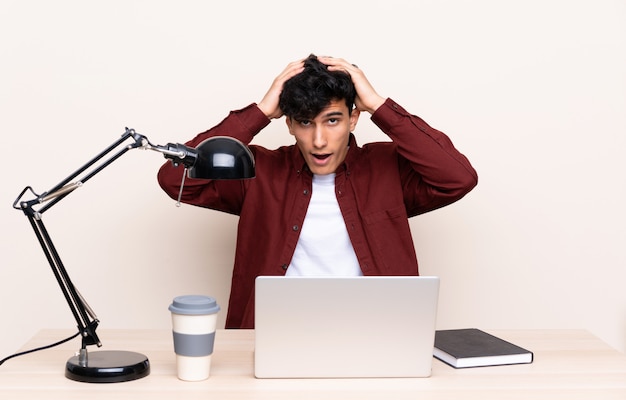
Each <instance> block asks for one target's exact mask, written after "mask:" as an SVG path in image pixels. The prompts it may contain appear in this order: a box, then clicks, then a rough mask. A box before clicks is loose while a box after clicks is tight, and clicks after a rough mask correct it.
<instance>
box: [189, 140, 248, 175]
mask: <svg viewBox="0 0 626 400" xmlns="http://www.w3.org/2000/svg"><path fill="white" fill-rule="evenodd" d="M196 151H197V153H198V156H197V159H196V162H195V164H194V165H193V166H192V167H191V168H189V171H188V176H189V177H190V178H194V179H247V178H254V176H255V171H254V156H253V155H252V152H251V151H250V149H249V148H248V147H247V146H246V145H244V144H243V143H242V142H240V141H239V140H237V139H235V138H232V137H228V136H214V137H211V138H208V139H206V140H205V141H203V142H202V143H200V144H199V145H198V146H197V147H196Z"/></svg>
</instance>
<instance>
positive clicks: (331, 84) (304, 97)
mask: <svg viewBox="0 0 626 400" xmlns="http://www.w3.org/2000/svg"><path fill="white" fill-rule="evenodd" d="M355 97H356V89H355V88H354V83H352V78H351V77H350V75H348V74H347V73H345V72H342V71H328V68H327V67H326V65H324V64H322V63H321V62H320V61H319V60H318V59H317V56H315V55H313V54H311V55H310V56H309V57H308V58H307V59H306V60H305V61H304V71H302V72H301V73H299V74H298V75H296V76H294V77H292V78H290V79H289V80H287V81H286V82H285V83H284V84H283V90H282V92H281V93H280V98H279V103H278V105H279V107H280V109H281V111H282V112H283V114H285V115H286V116H287V117H293V118H296V119H311V118H314V117H315V116H316V115H317V114H319V113H320V112H321V111H322V110H323V109H324V108H325V107H327V106H328V105H329V104H330V102H331V101H333V100H344V101H345V102H346V106H347V107H348V111H349V112H352V107H353V105H354V98H355Z"/></svg>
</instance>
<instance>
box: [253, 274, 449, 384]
mask: <svg viewBox="0 0 626 400" xmlns="http://www.w3.org/2000/svg"><path fill="white" fill-rule="evenodd" d="M255 290H256V291H255V302H256V308H255V359H254V365H255V375H256V377H257V378H350V377H426V376H430V374H431V367H432V354H433V345H434V335H435V324H436V314H437V300H438V295H439V278H438V277H423V276H421V277H417V276H410V277H405V276H403V277H400V276H393V277H389V276H386V277H369V276H368V277H269V276H267V277H265V276H264V277H258V278H257V279H256V289H255Z"/></svg>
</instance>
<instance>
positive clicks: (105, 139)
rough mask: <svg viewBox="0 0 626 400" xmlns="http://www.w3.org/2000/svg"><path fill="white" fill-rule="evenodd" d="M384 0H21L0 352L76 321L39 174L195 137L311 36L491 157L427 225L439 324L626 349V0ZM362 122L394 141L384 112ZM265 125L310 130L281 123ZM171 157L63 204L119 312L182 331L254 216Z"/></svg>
mask: <svg viewBox="0 0 626 400" xmlns="http://www.w3.org/2000/svg"><path fill="white" fill-rule="evenodd" d="M223 3H228V4H223ZM377 3H379V4H378V5H376V6H373V7H372V6H369V5H368V4H367V3H366V2H365V3H364V2H361V1H339V2H337V1H334V0H333V1H318V2H315V3H314V4H312V5H307V6H306V7H305V6H302V5H300V3H298V2H294V1H282V2H280V1H263V2H259V1H245V2H209V1H176V2H174V1H143V2H139V1H127V0H124V1H119V0H114V1H107V2H100V4H101V5H99V6H96V5H94V4H95V2H85V1H78V0H77V1H65V0H59V1H54V2H48V1H43V0H41V1H28V2H26V1H6V0H5V1H0V44H1V46H0V49H2V53H1V62H0V71H1V73H0V87H1V90H0V110H1V111H0V114H1V115H2V116H1V117H0V128H1V132H2V138H3V144H2V145H3V151H2V156H3V168H2V183H3V188H2V191H1V197H0V204H2V207H0V216H1V217H0V218H1V225H0V301H1V303H2V304H3V307H2V311H1V312H0V318H1V319H2V321H3V323H2V326H3V329H2V339H3V340H2V341H0V356H3V355H6V354H8V353H11V352H13V350H15V349H16V348H18V347H19V346H20V345H21V344H22V343H24V342H25V341H26V340H27V339H28V338H29V337H31V335H33V334H34V333H35V332H36V331H38V330H39V329H42V328H50V327H55V328H68V329H71V328H72V327H73V326H74V321H73V319H72V316H71V314H70V312H69V310H68V309H67V306H66V305H65V304H64V300H63V298H62V296H61V292H60V291H59V289H58V287H57V286H56V283H55V281H54V279H53V276H52V273H51V272H50V270H49V268H48V266H47V263H46V261H45V259H44V257H43V254H42V252H41V250H40V249H39V247H38V244H37V242H36V240H35V236H34V234H33V232H32V230H31V228H30V226H29V225H28V223H27V221H26V219H25V218H24V216H23V215H22V214H21V213H20V212H18V211H15V210H13V209H12V208H11V204H12V202H13V200H14V199H15V197H16V196H17V194H18V193H19V192H20V191H21V190H22V188H23V187H24V186H26V185H31V186H33V187H34V188H35V190H36V191H40V192H41V191H45V190H47V189H49V188H51V187H52V186H53V185H54V184H56V183H57V182H59V181H60V180H61V179H62V178H64V177H65V176H67V175H69V174H70V173H71V172H72V171H74V170H75V169H76V168H77V167H78V166H80V165H81V164H82V163H84V162H85V161H87V160H88V159H89V158H91V157H92V156H93V155H95V154H96V153H97V152H99V151H100V150H102V149H103V148H104V147H105V146H107V145H108V144H110V143H112V142H113V141H114V140H116V139H117V138H118V137H119V135H121V134H122V132H123V130H124V127H126V126H129V127H132V128H135V129H136V130H137V131H139V132H140V133H142V134H145V135H146V136H148V138H149V139H150V140H151V141H152V142H154V143H159V144H165V143H167V142H182V141H185V140H187V139H188V138H190V137H191V136H193V135H195V133H197V132H199V131H202V130H205V129H206V128H208V127H210V126H212V125H213V124H215V123H217V122H218V121H220V120H221V119H222V118H223V117H224V116H225V115H226V113H227V112H228V111H229V110H231V109H236V108H240V107H243V106H245V105H247V104H249V103H251V102H253V101H259V100H260V99H261V97H262V96H263V94H264V93H265V91H266V89H267V88H268V87H269V85H270V83H271V81H272V80H273V79H274V77H275V76H276V75H277V74H278V73H279V72H280V71H281V70H282V68H283V67H284V66H285V65H286V64H287V63H288V62H290V61H292V60H294V59H296V58H300V57H303V56H306V55H307V54H308V53H309V52H315V53H318V54H327V55H334V56H340V57H344V58H346V59H349V60H350V61H351V62H354V63H356V64H358V65H359V66H360V67H361V68H362V69H363V70H364V71H365V72H366V73H367V74H368V77H369V78H370V81H371V82H372V83H373V84H374V86H375V87H376V88H377V89H378V91H379V92H380V93H381V94H383V95H385V96H390V97H393V98H394V99H395V100H397V101H398V102H400V103H401V104H403V105H404V106H405V107H406V108H407V109H409V110H411V111H412V112H413V113H415V114H417V115H420V116H421V117H423V118H424V119H426V120H427V121H428V122H430V123H431V125H433V126H435V127H437V128H439V129H441V130H443V131H445V132H446V133H448V134H449V135H450V136H451V137H452V139H453V140H454V142H455V144H456V145H457V147H458V148H459V149H460V150H461V151H463V152H464V153H465V154H466V155H467V156H468V157H469V158H470V159H471V160H472V162H473V164H474V165H475V167H476V169H477V170H478V172H479V176H480V183H479V186H478V187H477V188H476V189H475V190H474V191H473V192H472V193H471V194H470V195H468V196H467V197H466V198H465V199H463V200H462V201H461V202H459V203H457V204H455V205H452V206H450V207H448V208H446V209H442V210H439V211H436V212H433V213H430V214H428V215H424V216H421V217H417V218H414V219H412V220H411V225H412V228H413V233H414V237H415V242H416V248H417V251H418V255H419V258H420V263H421V269H422V273H423V274H429V275H439V276H441V278H442V290H441V297H440V312H439V326H440V327H442V328H443V327H470V326H471V327H479V328H483V329H492V328H549V329H550V328H584V329H588V330H589V331H591V332H592V333H594V334H595V335H597V336H599V337H600V338H602V339H603V340H605V341H606V342H607V343H609V344H610V345H612V346H614V347H615V348H617V349H619V350H620V351H625V350H626V291H625V290H624V288H623V287H624V282H625V281H626V268H625V267H626V257H625V256H624V250H623V246H624V242H625V239H626V233H625V228H624V226H625V225H626V224H625V223H626V221H625V219H626V218H625V216H624V208H623V203H624V198H625V197H626V184H625V180H624V172H625V171H626V165H625V163H626V162H625V161H624V148H625V145H626V139H625V136H626V135H625V133H626V122H625V121H626V119H625V118H624V112H625V111H626V82H625V75H624V71H626V52H625V51H624V49H626V24H624V21H626V3H624V2H623V1H618V0H615V1H609V0H601V1H570V0H560V1H558V0H554V1H543V0H541V1H540V0H537V1H523V2H522V1H518V2H514V1H508V2H504V1H497V0H493V1H486V0H479V1H472V2H470V1H416V0H406V1H397V0H388V1H384V2H377ZM303 4H304V3H303ZM356 133H357V136H358V140H359V141H360V142H361V143H363V142H365V141H371V140H381V139H382V140H384V139H385V137H384V136H382V135H381V134H379V133H377V132H376V131H375V129H374V128H373V126H372V124H371V122H370V121H369V120H368V118H362V119H361V121H360V123H359V126H358V127H357V130H356ZM256 141H257V142H258V143H262V144H266V145H268V146H277V145H280V144H286V143H291V141H292V138H291V137H290V136H288V135H287V133H286V131H285V129H284V126H283V122H282V121H275V122H273V123H272V124H271V125H270V126H269V127H268V128H266V129H265V131H264V132H263V133H262V134H261V135H260V136H259V137H258V139H256ZM162 162H163V159H162V158H161V157H160V156H159V155H158V154H156V153H147V152H142V151H136V152H131V153H129V154H127V155H126V156H124V158H122V159H120V160H119V161H118V162H116V163H115V164H113V165H112V166H110V167H109V168H108V169H107V170H105V171H104V172H102V173H101V174H100V175H98V176H97V177H96V178H94V179H93V180H92V181H90V182H88V183H87V184H86V185H85V186H84V187H83V188H81V189H80V190H79V191H77V192H75V193H72V195H71V196H69V197H68V198H66V199H65V200H64V201H63V202H61V203H59V204H57V205H56V206H55V207H54V208H52V209H51V210H50V211H49V212H48V213H46V214H45V216H44V218H45V221H46V224H47V226H48V229H49V231H50V232H51V234H52V236H53V238H54V240H55V243H56V244H57V247H58V248H59V251H60V252H61V255H62V257H63V260H64V261H65V264H66V266H67V268H68V270H69V271H70V274H71V276H72V277H73V279H74V282H75V284H76V285H77V286H78V287H79V289H80V290H81V291H82V293H83V294H84V295H85V297H86V298H87V300H88V301H89V303H90V304H91V306H92V307H93V308H94V309H95V310H96V311H97V313H98V314H99V317H100V319H101V320H102V324H101V327H102V328H168V327H169V324H170V321H169V314H168V312H167V306H168V304H169V302H170V301H171V299H172V297H174V296H175V295H178V294H184V293H206V294H212V295H214V296H216V297H217V298H218V300H219V302H220V303H222V305H224V309H225V308H226V307H225V306H226V303H227V299H228V293H229V290H230V288H229V285H230V273H231V264H232V257H233V250H234V240H235V229H236V223H237V219H236V217H233V216H228V215H221V214H219V213H216V212H213V211H208V210H204V209H199V208H193V207H189V206H183V207H181V208H177V207H175V205H174V202H173V201H171V200H170V199H168V198H166V197H165V195H164V194H163V193H162V192H161V191H160V190H159V188H158V186H157V184H156V180H155V173H156V170H157V168H158V166H159V165H160V164H161V163H162ZM259 240H263V238H262V237H259ZM221 317H222V319H221V321H222V323H223V317H224V313H222V316H221ZM102 339H103V340H104V342H105V345H106V337H102Z"/></svg>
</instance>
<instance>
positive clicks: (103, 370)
mask: <svg viewBox="0 0 626 400" xmlns="http://www.w3.org/2000/svg"><path fill="white" fill-rule="evenodd" d="M149 374H150V362H149V361H148V358H147V357H146V356H144V355H143V354H140V353H135V352H132V351H117V350H108V351H95V352H93V353H89V355H88V360H87V365H82V366H81V365H80V363H79V361H78V356H74V357H72V358H70V359H69V360H67V363H66V369H65V377H66V378H69V379H72V380H74V381H79V382H89V383H115V382H126V381H132V380H135V379H139V378H143V377H145V376H148V375H149Z"/></svg>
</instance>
